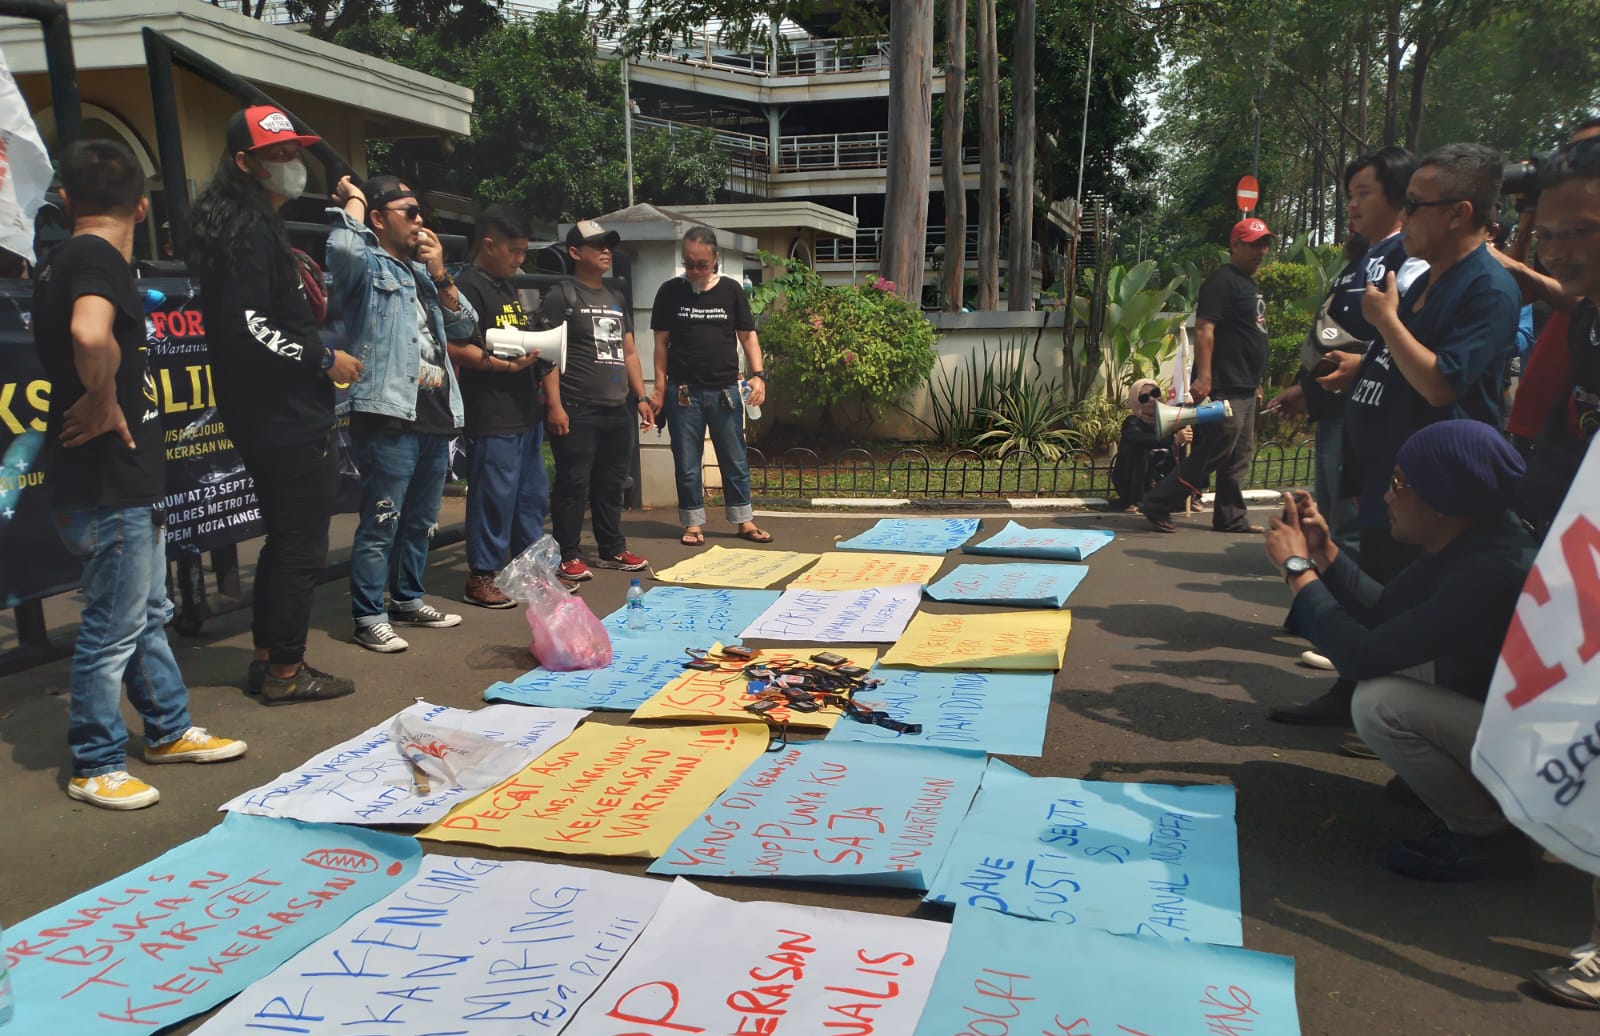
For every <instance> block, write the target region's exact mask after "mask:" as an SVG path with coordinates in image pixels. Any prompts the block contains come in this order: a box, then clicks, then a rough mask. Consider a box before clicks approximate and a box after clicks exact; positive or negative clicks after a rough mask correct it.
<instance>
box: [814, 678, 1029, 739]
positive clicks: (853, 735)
mask: <svg viewBox="0 0 1600 1036" xmlns="http://www.w3.org/2000/svg"><path fill="white" fill-rule="evenodd" d="M872 675H873V676H875V677H878V678H879V679H881V680H883V681H884V684H883V686H882V687H873V688H871V689H869V690H863V691H860V692H858V693H857V694H856V698H857V699H858V700H859V701H860V702H861V703H862V704H863V705H869V706H871V707H872V708H874V709H877V710H880V711H883V712H887V713H888V714H889V715H890V716H892V717H894V718H895V719H897V720H901V721H903V722H906V723H920V724H922V733H920V734H905V733H901V732H900V731H896V730H890V729H888V728H887V727H880V726H876V725H874V724H871V723H861V722H858V721H856V720H854V719H851V718H850V717H849V716H846V717H845V718H844V719H841V720H840V721H839V722H838V723H836V724H835V725H834V727H833V729H832V730H830V731H828V740H829V741H868V742H876V743H884V742H898V743H900V744H905V745H930V746H932V747H935V748H967V749H977V750H980V751H984V752H989V753H991V754H993V755H1031V756H1037V755H1043V754H1044V730H1045V719H1046V716H1047V715H1048V713H1049V711H1050V688H1051V685H1052V684H1053V683H1054V682H1055V674H1054V673H1049V672H1001V671H998V670H996V671H992V672H977V671H962V670H939V669H885V668H878V669H874V670H873V671H872Z"/></svg>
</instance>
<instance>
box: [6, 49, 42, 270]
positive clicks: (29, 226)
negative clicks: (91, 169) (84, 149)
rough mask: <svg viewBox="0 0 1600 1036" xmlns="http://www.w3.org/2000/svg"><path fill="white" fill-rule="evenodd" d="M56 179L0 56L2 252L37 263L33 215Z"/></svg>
mask: <svg viewBox="0 0 1600 1036" xmlns="http://www.w3.org/2000/svg"><path fill="white" fill-rule="evenodd" d="M53 175H54V172H53V170H52V169H51V166H50V153H49V152H48V151H47V150H45V146H44V141H43V140H40V139H39V130H38V127H36V126H34V124H33V116H32V115H30V114H28V105H27V102H26V101H24V100H23V99H22V91H21V90H18V89H17V81H16V80H15V79H13V78H11V69H10V68H9V67H7V65H6V59H5V55H4V54H3V53H0V248H4V249H6V250H8V251H11V252H15V253H16V254H18V255H20V256H22V257H23V258H24V259H26V260H28V262H29V263H32V262H34V257H33V214H34V213H36V212H38V211H39V206H41V205H43V204H44V192H45V191H47V190H49V189H50V179H51V177H52V176H53Z"/></svg>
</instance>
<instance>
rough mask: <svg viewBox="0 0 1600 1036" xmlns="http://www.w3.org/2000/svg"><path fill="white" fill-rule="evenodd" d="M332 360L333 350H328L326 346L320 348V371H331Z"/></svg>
mask: <svg viewBox="0 0 1600 1036" xmlns="http://www.w3.org/2000/svg"><path fill="white" fill-rule="evenodd" d="M333 359H334V356H333V350H332V349H329V348H328V347H327V346H323V347H322V369H323V370H325V371H331V370H333Z"/></svg>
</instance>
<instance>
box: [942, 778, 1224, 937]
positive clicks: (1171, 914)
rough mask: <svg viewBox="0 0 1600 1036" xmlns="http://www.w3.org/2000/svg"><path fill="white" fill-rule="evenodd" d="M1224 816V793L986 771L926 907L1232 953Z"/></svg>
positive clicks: (1221, 788) (1203, 788) (1210, 788)
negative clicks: (982, 911)
mask: <svg viewBox="0 0 1600 1036" xmlns="http://www.w3.org/2000/svg"><path fill="white" fill-rule="evenodd" d="M1233 808H1234V793H1233V789H1232V788H1230V787H1226V786H1219V785H1205V786H1201V787H1192V788H1179V787H1175V786H1173V785H1170V784H1133V783H1127V784H1123V783H1114V782H1109V781H1080V780H1073V779H1071V778H1067V777H1047V778H1028V777H1026V776H1025V775H1022V774H1020V773H1019V772H1018V771H1016V770H1014V769H1012V768H1011V767H1006V766H1004V765H1003V764H996V763H991V764H990V771H989V773H987V774H986V775H985V776H984V782H983V790H982V791H981V792H979V794H978V798H977V800H976V801H975V802H974V803H973V805H972V810H971V812H969V813H968V814H967V817H966V819H965V820H964V821H963V822H962V824H961V828H960V830H958V831H957V832H956V838H955V842H954V844H953V845H952V846H951V847H950V851H949V852H948V853H947V854H946V856H945V859H944V866H943V867H942V868H941V869H940V871H939V874H938V876H937V877H936V878H935V879H934V880H933V883H932V885H931V886H930V887H929V890H928V896H927V898H928V899H929V900H932V901H934V902H939V903H961V904H965V905H967V906H978V907H986V908H988V909H991V910H998V911H1001V912H1002V913H1009V914H1017V915H1019V916H1023V917H1036V918H1042V919H1044V920H1049V921H1057V922H1061V923H1064V924H1082V925H1084V926H1087V927H1092V928H1103V929H1105V930H1106V931H1110V932H1116V933H1119V934H1127V935H1147V936H1155V937H1159V938H1162V939H1169V940H1176V941H1183V940H1194V941H1197V942H1209V943H1218V944H1222V945H1228V946H1237V945H1239V944H1240V942H1241V941H1242V939H1243V934H1244V933H1243V928H1242V925H1241V922H1240V901H1239V835H1238V829H1237V827H1236V826H1235V823H1234V818H1233Z"/></svg>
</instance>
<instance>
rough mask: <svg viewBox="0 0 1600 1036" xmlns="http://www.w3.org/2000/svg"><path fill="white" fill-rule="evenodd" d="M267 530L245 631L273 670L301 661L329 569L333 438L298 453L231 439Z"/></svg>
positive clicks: (335, 478)
mask: <svg viewBox="0 0 1600 1036" xmlns="http://www.w3.org/2000/svg"><path fill="white" fill-rule="evenodd" d="M234 446H235V447H237V449H238V450H239V456H240V457H242V458H243V459H244V463H245V467H246V468H248V469H249V471H250V477H251V478H253V479H255V483H256V500H257V501H258V502H259V504H260V505H261V519H262V521H263V522H264V523H265V524H266V527H267V539H266V543H265V544H263V545H262V547H261V556H260V558H259V559H258V560H257V561H256V580H255V587H254V589H253V599H254V609H255V610H254V614H253V615H252V616H251V619H250V632H251V635H252V636H253V637H254V640H255V646H256V647H257V648H266V649H267V661H269V662H271V663H272V664H273V665H296V664H298V663H299V662H300V661H302V660H303V659H304V658H305V654H306V631H307V630H308V629H309V628H310V626H311V599H312V596H313V594H314V593H315V592H316V589H317V583H318V582H319V581H320V579H321V577H322V570H323V568H324V566H326V565H327V563H328V519H329V518H330V517H331V516H332V514H333V503H334V498H335V497H336V496H338V494H339V456H338V453H337V451H336V450H335V449H334V445H333V436H332V435H331V434H329V435H328V436H326V437H324V438H323V440H322V441H321V442H312V443H305V444H302V445H299V446H267V445H264V444H249V443H245V442H241V441H239V440H237V439H235V440H234Z"/></svg>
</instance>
